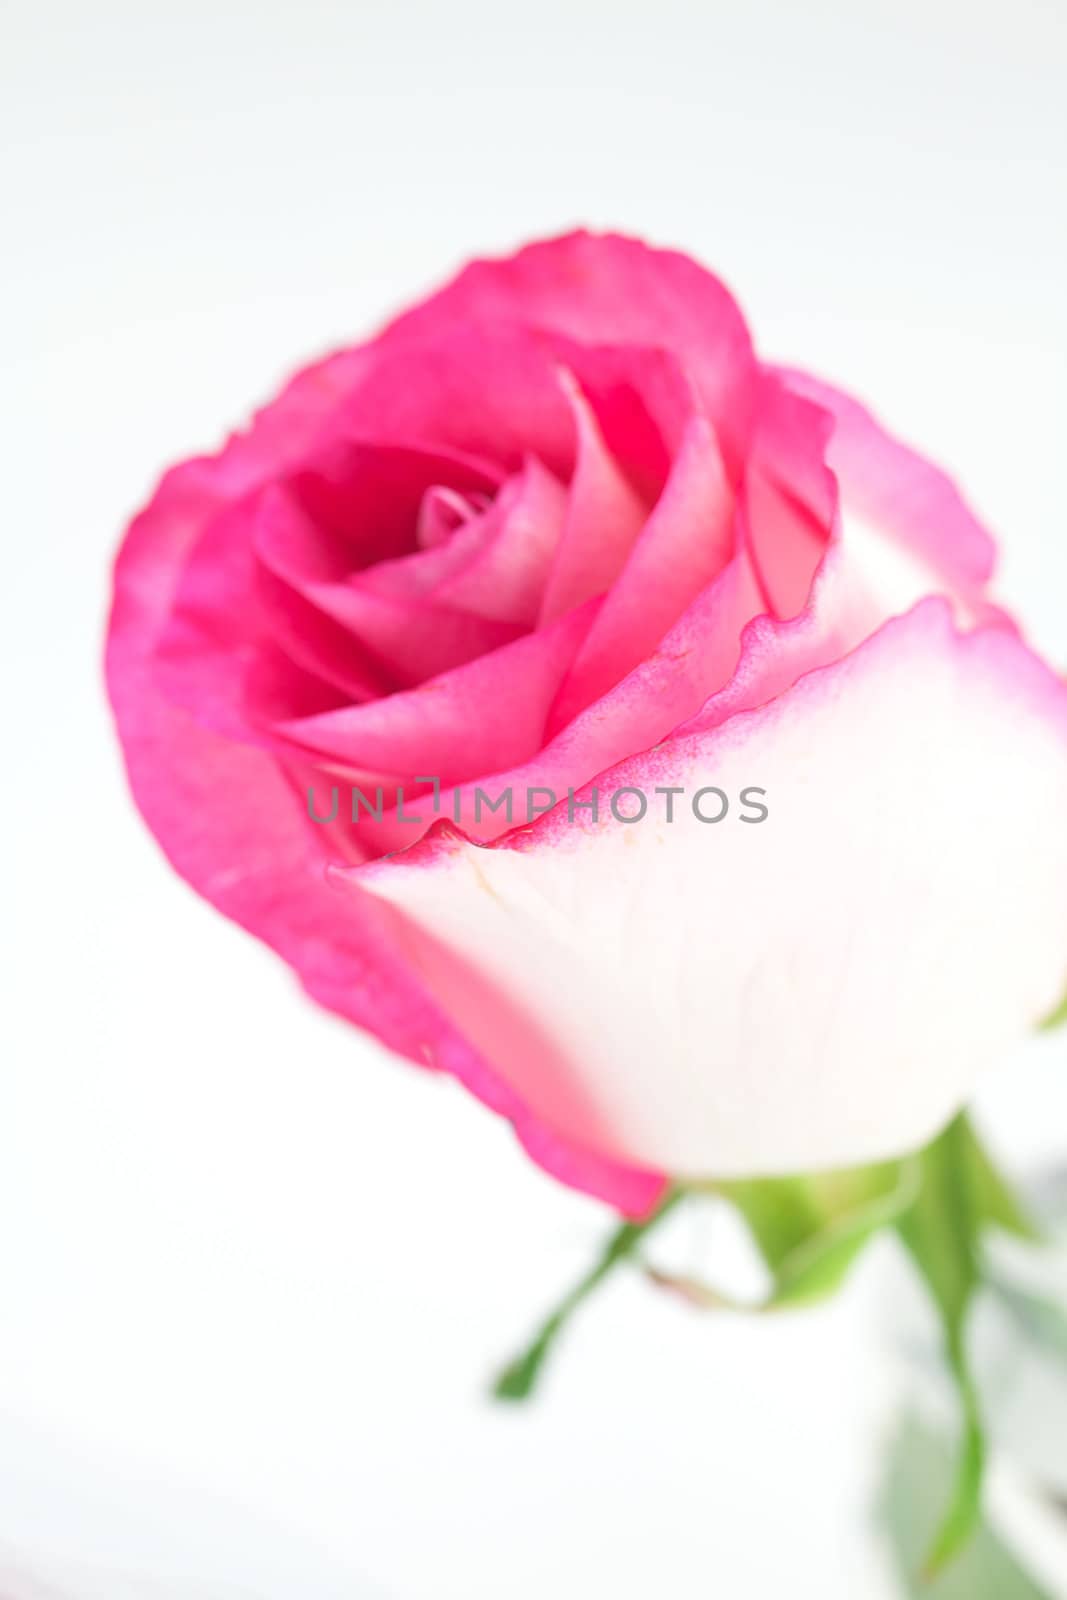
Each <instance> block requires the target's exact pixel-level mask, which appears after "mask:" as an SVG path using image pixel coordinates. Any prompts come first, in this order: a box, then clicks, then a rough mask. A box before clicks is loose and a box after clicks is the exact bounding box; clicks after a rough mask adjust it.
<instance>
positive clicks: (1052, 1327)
mask: <svg viewBox="0 0 1067 1600" xmlns="http://www.w3.org/2000/svg"><path fill="white" fill-rule="evenodd" d="M985 1283H986V1286H987V1288H989V1289H991V1290H992V1291H993V1293H994V1294H995V1295H996V1297H997V1299H998V1300H999V1301H1000V1303H1001V1304H1002V1305H1003V1306H1004V1308H1005V1309H1006V1310H1007V1311H1009V1312H1010V1313H1011V1316H1012V1319H1013V1320H1014V1322H1015V1325H1016V1327H1017V1328H1018V1329H1019V1331H1020V1332H1021V1333H1022V1335H1023V1337H1024V1338H1025V1339H1027V1340H1028V1341H1029V1342H1030V1343H1031V1344H1033V1345H1036V1346H1037V1347H1038V1348H1039V1349H1040V1350H1041V1351H1042V1352H1043V1353H1044V1354H1046V1355H1051V1356H1052V1357H1053V1358H1054V1359H1055V1360H1058V1361H1064V1362H1067V1310H1064V1308H1063V1306H1060V1305H1057V1303H1056V1301H1055V1300H1050V1299H1048V1297H1047V1296H1045V1295H1042V1294H1036V1293H1035V1292H1034V1291H1033V1290H1032V1289H1028V1288H1025V1287H1024V1286H1023V1285H1022V1284H1018V1283H1013V1282H1011V1280H1010V1279H1009V1278H1008V1276H1007V1274H1006V1273H1005V1272H1004V1271H1003V1270H1002V1269H1000V1268H998V1269H997V1270H996V1271H990V1270H989V1269H988V1268H987V1269H986V1273H985Z"/></svg>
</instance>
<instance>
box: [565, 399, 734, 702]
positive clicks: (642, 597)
mask: <svg viewBox="0 0 1067 1600" xmlns="http://www.w3.org/2000/svg"><path fill="white" fill-rule="evenodd" d="M733 510H734V501H733V494H732V492H731V489H730V485H729V482H728V480H727V478H726V474H725V471H724V468H723V465H722V460H721V457H720V455H719V450H718V446H717V444H716V442H715V436H714V434H713V432H712V430H711V425H710V423H709V422H708V421H707V419H706V418H705V417H703V416H699V415H698V416H694V417H693V418H691V420H690V423H689V425H688V428H687V430H686V433H685V435H684V438H683V441H682V445H681V449H680V452H679V455H678V457H677V459H676V461H675V463H674V466H673V468H672V470H671V474H670V478H669V479H668V482H667V485H666V487H665V488H664V490H663V493H662V495H661V497H660V499H659V501H658V502H657V504H656V506H655V507H654V509H653V511H652V513H651V515H650V517H649V519H648V521H647V523H646V524H645V526H644V528H643V529H642V530H641V532H640V534H639V535H638V537H637V538H636V540H635V542H634V544H633V547H632V549H631V550H630V551H629V554H628V556H627V559H626V562H625V565H624V567H623V570H622V572H621V573H620V574H619V577H618V580H617V581H616V583H615V584H614V585H613V586H612V588H611V589H610V591H609V592H608V594H607V595H605V597H604V604H603V605H602V607H601V609H600V612H599V614H598V616H597V619H596V621H595V623H594V624H593V627H592V628H591V630H590V632H589V636H588V637H587V639H586V640H585V643H584V644H583V646H582V648H581V650H580V651H579V653H578V659H577V660H576V662H575V664H574V666H573V668H572V669H571V671H570V673H569V674H568V677H567V681H566V683H565V685H564V687H563V689H562V691H561V693H560V697H559V701H558V703H557V705H556V706H555V707H554V709H553V714H552V719H551V724H550V728H551V731H553V732H555V731H558V729H560V728H561V727H563V726H565V725H566V723H568V722H570V721H571V719H572V718H573V717H574V716H575V715H576V714H577V712H578V711H580V710H581V709H582V708H583V707H584V706H587V705H590V704H591V703H592V702H593V701H594V700H596V699H598V698H599V697H600V696H601V695H603V694H605V693H606V692H607V690H608V689H610V688H611V686H612V685H613V684H615V683H618V682H619V681H620V679H622V678H623V677H625V675H626V674H627V673H628V672H630V671H632V670H633V669H634V668H635V667H637V666H638V665H639V664H640V663H641V661H643V660H644V658H645V657H646V656H648V655H650V654H651V653H652V652H653V651H654V650H655V647H656V646H657V645H658V644H659V642H660V640H661V639H662V638H663V636H664V635H665V634H666V633H667V631H668V630H669V629H670V628H671V627H672V626H673V625H674V623H675V622H677V620H678V618H679V617H680V616H681V614H682V613H683V611H684V610H685V609H686V607H687V606H688V605H689V604H690V603H691V602H692V601H693V600H694V599H695V598H696V596H697V595H698V594H699V592H700V591H701V590H702V589H703V588H705V587H706V586H707V584H708V583H710V582H711V580H712V579H713V578H714V577H715V576H716V575H717V574H718V573H719V572H720V571H721V570H722V568H723V567H724V566H725V564H726V562H727V560H728V559H729V556H730V553H731V549H732V545H733ZM746 620H747V618H746Z"/></svg>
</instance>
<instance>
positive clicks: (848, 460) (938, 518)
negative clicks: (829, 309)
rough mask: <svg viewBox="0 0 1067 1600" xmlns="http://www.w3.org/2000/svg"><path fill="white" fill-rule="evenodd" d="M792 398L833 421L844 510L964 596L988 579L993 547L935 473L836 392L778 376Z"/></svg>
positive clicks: (832, 448)
mask: <svg viewBox="0 0 1067 1600" xmlns="http://www.w3.org/2000/svg"><path fill="white" fill-rule="evenodd" d="M776 370H777V375H778V377H779V378H780V379H781V380H782V381H783V382H784V383H785V384H786V385H787V386H788V387H789V388H790V389H791V390H793V391H794V392H795V393H796V394H799V395H803V396H805V397H806V398H808V399H810V400H813V401H815V403H816V404H817V405H820V406H822V407H823V408H824V409H825V410H826V411H828V412H829V413H830V414H831V416H832V417H833V419H834V428H833V433H832V435H831V436H830V440H829V446H828V460H829V464H830V467H831V468H832V470H833V471H834V473H835V474H836V476H837V479H838V482H839V485H840V489H841V495H842V498H843V500H844V503H845V506H846V509H847V510H848V511H849V512H850V514H851V515H852V517H853V518H854V519H855V520H857V521H858V520H861V519H862V520H863V521H865V522H867V523H869V524H870V525H871V526H872V528H873V529H874V530H876V531H877V532H878V533H879V534H881V535H882V537H883V538H884V539H886V540H888V541H890V542H891V543H894V544H896V545H898V546H899V547H900V548H901V549H902V550H904V551H907V552H909V553H910V554H911V555H912V556H913V557H915V558H916V559H918V560H919V561H921V562H923V563H924V564H925V565H926V566H927V567H928V568H929V569H930V570H931V571H932V572H933V573H935V574H937V575H938V577H939V578H940V580H941V583H942V584H950V585H952V586H954V587H955V588H956V589H957V590H958V591H959V592H960V593H961V595H963V596H965V597H966V596H971V595H973V594H974V593H976V592H977V591H980V590H981V589H982V588H983V587H984V586H985V584H986V583H988V581H989V579H990V578H991V577H992V576H993V570H994V567H995V566H996V556H997V550H996V545H995V543H994V541H993V539H992V538H991V537H990V535H989V534H988V533H987V531H986V530H985V528H983V527H982V525H981V523H980V522H978V520H977V519H976V517H975V516H974V514H973V513H972V512H971V511H970V509H969V508H968V506H967V504H966V503H965V501H964V500H963V498H962V496H961V495H960V492H959V490H958V489H957V488H956V486H955V484H954V483H953V482H952V480H951V478H949V477H947V476H946V474H945V473H944V472H942V471H941V469H940V468H939V467H935V466H934V465H933V464H932V463H931V462H929V461H927V460H925V459H924V458H923V457H922V456H919V455H916V453H915V452H914V451H913V450H909V449H908V447H907V445H904V444H902V443H901V442H900V441H899V440H898V439H894V438H893V437H892V436H891V435H890V434H888V433H886V431H885V429H884V428H882V427H881V425H880V424H879V423H878V422H876V421H875V419H874V417H872V416H871V414H870V412H869V411H867V410H866V409H865V408H864V407H863V406H861V405H860V404H859V402H858V401H856V400H853V399H852V398H851V397H850V396H849V395H847V394H843V393H842V391H841V390H840V389H835V388H833V387H832V386H831V385H830V384H828V383H823V382H822V381H821V380H819V379H818V378H813V377H811V376H809V375H808V374H807V373H804V372H798V371H795V370H793V369H788V368H779V369H776Z"/></svg>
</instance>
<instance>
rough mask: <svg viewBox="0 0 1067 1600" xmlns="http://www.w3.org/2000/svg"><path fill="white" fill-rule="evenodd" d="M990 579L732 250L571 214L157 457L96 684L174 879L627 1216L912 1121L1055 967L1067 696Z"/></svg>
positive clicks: (1026, 1005)
mask: <svg viewBox="0 0 1067 1600" xmlns="http://www.w3.org/2000/svg"><path fill="white" fill-rule="evenodd" d="M993 563H994V547H993V544H992V542H991V540H990V538H989V536H988V534H987V533H986V532H985V531H984V530H983V529H982V527H981V526H980V525H979V524H978V523H977V522H976V521H975V519H974V517H973V516H972V515H971V513H970V512H969V511H968V509H967V507H966V506H965V505H964V503H963V502H962V500H961V499H960V497H959V495H958V494H957V493H956V491H955V489H954V488H953V486H952V485H951V483H950V482H949V481H948V480H947V479H946V478H945V477H944V476H943V475H942V474H941V473H940V472H939V471H938V470H937V469H936V468H934V467H932V466H930V465H929V464H928V463H927V462H925V461H923V460H922V459H921V458H919V457H917V456H915V455H914V454H912V453H911V452H910V451H909V450H907V449H906V448H904V447H903V446H902V445H900V444H899V443H897V442H896V441H894V440H893V439H891V438H889V437H888V436H887V435H886V434H885V433H884V432H883V431H882V429H881V428H880V427H879V426H878V424H877V423H875V422H874V421H873V420H872V418H871V417H870V416H869V415H868V414H867V412H866V411H864V410H863V409H862V408H861V407H860V406H858V405H857V404H856V403H855V402H853V401H851V400H849V399H847V398H846V397H845V396H843V395H841V394H840V393H838V392H837V391H835V390H833V389H830V388H828V387H827V386H825V385H823V384H821V383H818V382H816V381H814V380H813V379H811V378H808V377H806V376H803V375H801V374H799V373H796V372H792V371H785V370H782V369H780V368H776V367H774V366H769V365H767V364H766V363H764V362H761V361H760V360H759V359H758V358H757V357H756V355H755V354H754V352H753V348H752V345H751V342H750V339H749V335H748V332H747V329H746V327H745V324H744V321H743V320H742V317H741V314H740V312H739V311H738V309H737V307H736V305H735V304H734V302H733V300H732V299H731V298H730V296H729V294H728V293H727V291H726V290H725V289H724V288H723V286H722V285H721V284H720V283H719V282H718V281H717V280H716V279H715V278H713V277H711V276H710V275H709V274H708V273H706V272H704V271H703V270H702V269H701V268H700V267H698V266H697V265H696V264H695V263H694V262H692V261H689V260H687V259H686V258H685V257H684V256H681V255H676V254H672V253H669V252H663V251H653V250H650V249H648V248H646V247H645V246H644V245H642V244H639V243H637V242H635V241H632V240H629V239H623V238H618V237H591V236H589V235H587V234H575V235H572V236H570V237H567V238H563V239H557V240H552V241H549V242H547V243H544V244H538V245H534V246H531V247H530V248H529V249H526V250H523V251H521V252H520V253H519V254H518V255H516V256H514V257H512V258H510V259H508V260H504V261H489V262H477V263H475V264H474V265H472V266H469V267H468V268H466V270H465V271H463V272H462V273H461V274H460V276H459V277H458V278H457V279H456V280H455V282H454V283H452V284H450V285H449V286H448V287H447V288H445V289H444V290H442V291H441V292H440V293H439V294H437V295H435V296H434V297H433V298H431V299H430V300H427V301H426V302H425V303H424V304H422V305H420V306H417V307H416V308H415V309H414V310H412V311H410V312H408V313H407V314H406V315H404V316H402V317H400V318H399V319H398V320H397V321H396V322H394V323H392V324H391V325H390V326H389V327H388V328H387V329H386V330H385V331H384V332H383V333H382V334H380V335H379V336H378V337H377V338H375V339H373V340H372V341H371V342H369V343H368V344H365V345H361V346H358V347H356V348H355V349H350V350H343V351H341V352H340V353H338V354H337V355H335V356H332V357H330V358H329V359H327V360H325V361H322V362H320V363H318V364H317V365H315V366H313V367H310V368H308V369H307V370H306V371H304V372H302V373H301V374H300V375H299V376H298V377H297V378H296V379H294V381H293V382H292V383H291V384H290V385H289V386H288V387H287V388H286V389H285V390H284V392H283V393H282V394H281V396H280V397H279V398H278V399H277V400H275V401H274V402H273V403H272V404H271V405H270V406H268V407H267V409H266V410H264V411H262V412H260V413H259V414H258V415H257V417H256V418H255V420H254V421H253V423H252V425H251V426H250V427H249V428H248V430H247V431H246V432H244V433H241V434H237V435H235V436H234V437H233V438H232V439H231V440H230V442H229V443H228V444H227V445H226V447H225V448H224V449H223V450H222V451H221V452H220V453H219V454H217V455H214V456H210V457H203V458H200V459H197V460H192V461H187V462H184V463H183V464H182V465H180V466H178V467H176V468H174V469H173V470H172V471H171V472H169V473H168V474H167V475H166V476H165V477H164V479H163V481H162V483H161V484H160V486H159V489H158V491H157V493H156V495H155V497H154V498H153V500H152V502H151V504H150V505H149V506H148V508H147V510H145V511H144V512H142V513H141V515H140V516H138V517H137V518H136V520H135V521H134V523H133V524H132V526H131V528H130V530H129V533H128V535H127V537H126V541H125V543H124V545H123V548H122V551H121V553H120V555H119V558H118V564H117V568H116V575H115V602H114V610H113V613H112V618H111V628H110V638H109V643H108V663H107V665H108V681H109V685H110V692H111V697H112V701H113V704H114V708H115V714H116V717H117V720H118V728H119V733H120V737H121V739H122V743H123V746H124V749H125V754H126V760H127V763H128V767H129V773H130V779H131V783H132V785H133V790H134V793H135V795H136V798H137V802H138V804H139V805H140V807H141V809H142V811H143V812H144V815H145V817H146V818H147V820H148V823H149V825H150V826H151V828H152V829H153V830H154V832H155V833H156V834H157V836H158V838H159V839H160V842H161V843H162V845H163V847H164V849H165V850H166V852H167V854H168V856H169V857H170V859H171V861H172V862H173V863H174V865H175V867H176V868H177V869H178V871H179V872H181V873H182V874H183V876H185V877H186V878H188V879H189V881H190V882H191V883H192V884H193V885H194V886H195V887H196V888H197V889H199V891H200V892H201V893H202V894H203V895H205V896H206V897H207V898H208V899H209V900H211V901H212V902H213V904H215V905H216V906H217V907H218V908H219V909H220V910H221V911H223V912H224V913H225V914H226V915H227V916H230V917H232V918H234V919H235V920H236V921H237V922H239V923H241V924H242V925H243V926H244V927H246V928H248V929H249V930H251V931H252V932H253V933H255V934H257V935H258V936H259V937H260V938H262V939H264V940H265V941H266V942H267V943H268V944H270V945H271V946H272V947H273V948H274V949H275V950H276V951H277V952H278V953H279V954H280V955H281V956H282V957H283V958H284V959H285V960H286V961H288V962H289V963H290V964H291V965H292V966H293V967H294V968H295V970H296V971H297V973H298V974H299V976H300V978H301V979H302V981H303V983H304V984H305V986H306V987H307V989H308V990H309V992H310V993H311V994H312V995H313V996H314V997H315V999H317V1000H319V1001H320V1002H321V1003H322V1004H324V1005H326V1006H329V1007H331V1008H332V1009H333V1010H335V1011H338V1012H340V1013H342V1014H343V1015H344V1016H346V1017H348V1018H349V1019H351V1020H352V1021H353V1022H355V1023H357V1024H359V1025H360V1026H361V1027H364V1028H367V1029H370V1030H371V1031H372V1032H373V1033H375V1034H377V1035H378V1037H379V1038H380V1039H381V1040H382V1041H383V1042H384V1043H385V1044H386V1045H388V1046H389V1047H390V1048H391V1049H393V1050H395V1051H397V1052H399V1053H400V1054H402V1055H405V1056H407V1057H409V1058H410V1059H412V1060H414V1061H418V1062H422V1063H425V1064H427V1065H430V1066H434V1067H438V1068H441V1069H443V1070H445V1071H447V1072H451V1073H453V1074H454V1075H455V1076H456V1077H457V1078H459V1079H460V1080H461V1081H462V1082H463V1083H464V1084H465V1085H466V1086H467V1087H468V1088H469V1089H470V1090H471V1091H472V1092H473V1093H474V1094H476V1095H477V1096H478V1097H479V1099H481V1100H482V1101H484V1102H485V1103H486V1104H487V1105H489V1106H491V1107H492V1108H493V1109H494V1110H495V1111H498V1112H499V1113H501V1114H502V1115H503V1116H506V1117H508V1118H510V1119H511V1121H512V1122H513V1123H514V1125H515V1127H516V1129H517V1131H518V1134H519V1137H520V1138H521V1140H522V1142H523V1144H524V1145H525V1146H526V1148H527V1149H528V1150H529V1151H530V1153H531V1154H532V1155H533V1156H534V1157H535V1159H536V1160H538V1161H539V1162H541V1163H542V1164H543V1165H544V1166H545V1167H546V1168H548V1169H549V1170H550V1171H552V1172H554V1173H555V1174H556V1175H557V1176H559V1177H561V1178H563V1179H564V1180H565V1181H567V1182H569V1183H572V1184H574V1185H576V1186H578V1187H580V1188H583V1189H586V1190H589V1191H591V1192H593V1193H595V1194H598V1195H601V1196H602V1197H603V1198H605V1199H606V1200H609V1201H611V1202H612V1203H614V1204H615V1205H617V1206H618V1207H620V1208H621V1209H623V1210H624V1211H628V1212H631V1213H641V1212H643V1211H645V1210H647V1209H648V1208H649V1207H650V1206H651V1205H652V1204H653V1203H654V1202H655V1200H656V1198H657V1196H658V1194H659V1192H660V1190H661V1188H662V1186H663V1182H664V1176H665V1175H666V1174H680V1175H685V1176H694V1175H702V1174H709V1175H710V1174H714V1175H718V1176H734V1175H740V1174H752V1175H757V1174H771V1173H780V1172H787V1171H794V1170H797V1171H799V1170H812V1169H815V1168H819V1167H827V1166H835V1165H840V1164H845V1163H853V1162H860V1161H867V1160H873V1159H876V1158H881V1157H887V1156H890V1155H893V1154H896V1153H898V1152H901V1151H903V1150H905V1149H907V1148H909V1147H911V1146H914V1145H916V1144H917V1143H919V1142H920V1141H922V1140H924V1139H926V1138H927V1137H929V1136H931V1135H932V1134H933V1133H934V1132H935V1131H936V1130H937V1129H938V1127H939V1126H940V1125H941V1124H942V1123H944V1122H945V1121H946V1119H947V1118H948V1117H949V1116H950V1115H952V1114H953V1113H954V1112H955V1110H956V1109H957V1108H958V1107H959V1106H960V1104H961V1103H962V1102H963V1101H964V1099H965V1098H966V1097H967V1096H968V1094H969V1092H970V1090H971V1088H972V1086H973V1084H974V1081H975V1079H976V1077H977V1075H978V1074H979V1072H980V1071H981V1069H982V1068H983V1067H984V1066H985V1065H987V1064H988V1063H990V1062H992V1061H995V1060H996V1059H997V1058H998V1056H1001V1055H1002V1054H1003V1052H1004V1051H1005V1050H1006V1049H1008V1048H1009V1047H1010V1046H1011V1045H1012V1043H1013V1041H1014V1040H1016V1039H1017V1038H1018V1037H1019V1036H1021V1035H1022V1034H1023V1033H1024V1031H1025V1030H1026V1029H1028V1028H1029V1027H1030V1026H1031V1025H1032V1024H1033V1023H1034V1022H1035V1021H1036V1020H1037V1019H1038V1018H1039V1017H1040V1015H1041V1014H1042V1012H1043V1011H1046V1010H1048V1009H1049V1007H1050V1006H1051V1005H1052V1004H1053V1002H1054V1000H1055V998H1056V996H1057V992H1058V991H1059V990H1060V989H1061V988H1062V985H1063V982H1064V978H1065V976H1067V825H1065V819H1067V688H1065V686H1064V685H1063V684H1062V683H1061V682H1059V681H1058V680H1057V679H1056V677H1055V676H1054V675H1053V673H1052V672H1051V671H1050V670H1049V669H1048V668H1047V667H1046V666H1045V665H1044V664H1043V663H1042V662H1041V661H1040V660H1039V659H1038V658H1037V657H1036V656H1035V655H1034V654H1033V653H1032V652H1031V651H1030V650H1029V649H1028V648H1027V646H1026V644H1025V643H1024V642H1023V640H1022V639H1021V637H1020V635H1019V632H1018V630H1017V629H1016V628H1015V626H1014V625H1013V624H1012V623H1011V621H1010V620H1009V619H1008V618H1007V617H1006V616H1005V615H1004V613H1003V612H1002V611H1000V610H998V609H997V608H996V607H995V606H994V605H993V604H992V603H991V602H990V600H989V599H988V598H987V585H988V582H989V578H990V574H991V572H992V570H993ZM430 780H434V781H433V782H431V781H430ZM594 789H595V790H596V791H597V793H596V796H595V804H596V806H597V815H596V816H594V812H593V805H594V795H593V790H594ZM479 790H480V791H481V795H480V796H479V792H478V791H479ZM620 791H626V793H625V794H621V793H620ZM667 791H673V793H668V792H667ZM531 796H533V798H532V800H531ZM506 797H510V800H508V799H507V798H506ZM552 799H555V800H556V801H557V802H558V803H557V804H556V805H555V807H554V809H551V810H547V809H545V808H546V807H547V806H548V805H550V804H551V801H552ZM508 804H510V805H511V810H512V815H511V820H510V822H509V820H508V815H507V805H508ZM353 806H355V810H356V813H357V820H356V821H355V822H353V821H352V820H351V816H352V808H353ZM491 806H495V809H491V808H490V807H491ZM639 813H640V815H639V816H638V814H639ZM528 816H529V817H530V818H531V819H532V820H530V821H527V817H528ZM316 818H320V819H328V820H316Z"/></svg>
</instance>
